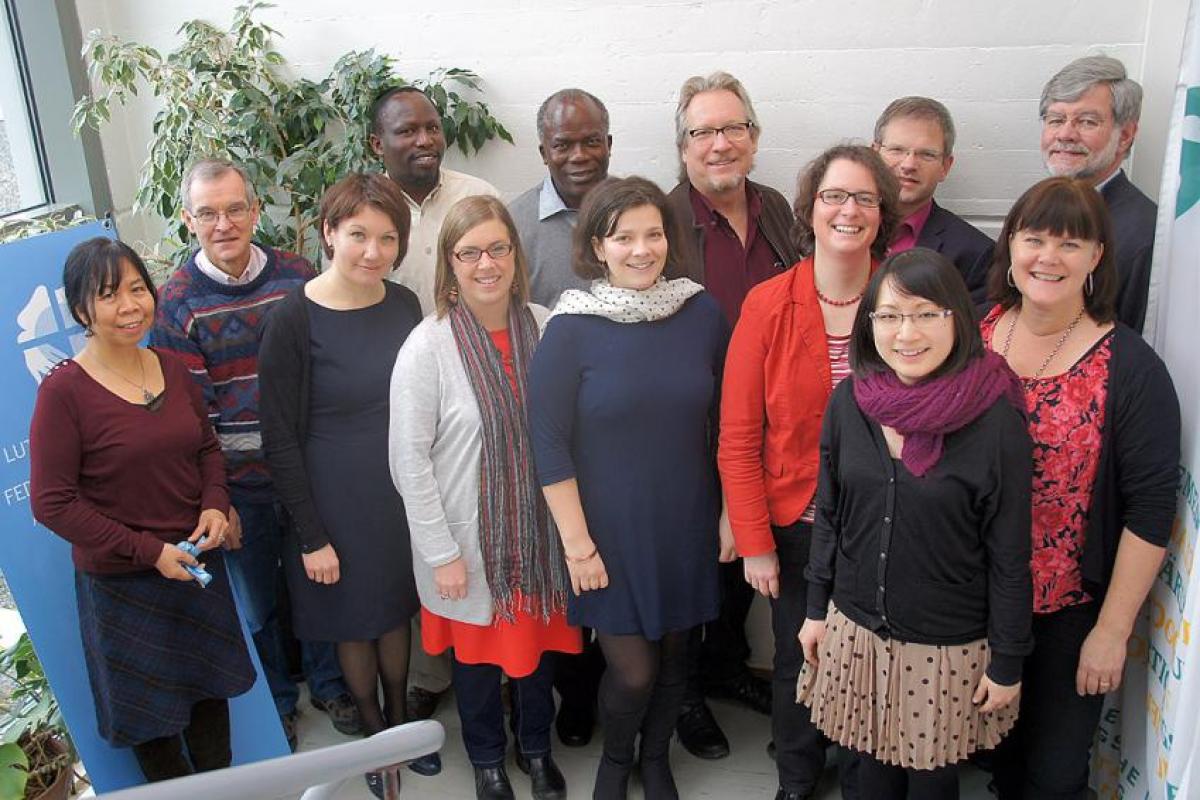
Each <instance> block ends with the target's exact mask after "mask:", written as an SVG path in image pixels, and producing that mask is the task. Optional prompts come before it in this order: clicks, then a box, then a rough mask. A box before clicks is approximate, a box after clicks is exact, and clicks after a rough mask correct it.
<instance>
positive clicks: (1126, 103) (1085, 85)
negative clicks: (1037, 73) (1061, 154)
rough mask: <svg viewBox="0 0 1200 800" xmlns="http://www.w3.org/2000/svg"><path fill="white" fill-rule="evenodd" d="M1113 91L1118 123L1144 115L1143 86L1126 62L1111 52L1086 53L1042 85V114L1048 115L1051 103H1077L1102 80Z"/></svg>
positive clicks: (1114, 110) (1135, 120)
mask: <svg viewBox="0 0 1200 800" xmlns="http://www.w3.org/2000/svg"><path fill="white" fill-rule="evenodd" d="M1102 83H1103V84H1106V85H1107V86H1108V88H1109V89H1110V90H1111V91H1112V115H1113V121H1114V122H1116V124H1117V125H1124V124H1125V123H1127V122H1137V121H1138V118H1139V117H1141V115H1142V87H1141V86H1140V85H1139V84H1138V82H1137V81H1135V80H1132V79H1130V78H1129V76H1128V75H1127V74H1126V72H1125V65H1124V64H1122V63H1121V62H1120V61H1118V60H1117V59H1115V58H1110V57H1109V56H1086V57H1084V58H1077V59H1075V60H1074V61H1072V62H1071V63H1070V64H1067V65H1066V66H1065V67H1063V68H1062V69H1061V70H1059V71H1058V74H1057V75H1055V76H1054V77H1053V78H1051V79H1050V80H1049V82H1048V83H1047V84H1046V86H1045V88H1044V89H1042V100H1041V103H1040V104H1039V105H1038V116H1039V117H1044V116H1046V109H1047V108H1049V107H1050V104H1051V103H1073V102H1075V101H1076V100H1078V99H1079V98H1080V97H1081V96H1082V95H1083V93H1084V92H1086V91H1088V90H1089V89H1091V88H1092V87H1093V86H1097V85H1099V84H1102Z"/></svg>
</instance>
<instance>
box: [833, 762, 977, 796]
mask: <svg viewBox="0 0 1200 800" xmlns="http://www.w3.org/2000/svg"><path fill="white" fill-rule="evenodd" d="M843 752H846V753H849V751H843ZM853 757H854V759H855V762H856V767H857V770H856V774H857V776H858V788H859V792H860V793H861V796H862V797H869V798H871V800H905V798H911V799H912V800H958V767H957V766H956V765H954V764H947V765H946V766H944V767H938V768H937V769H905V768H904V767H896V766H892V765H891V764H884V763H883V762H881V761H878V760H876V759H875V758H872V757H871V756H869V755H867V754H866V753H854V754H853Z"/></svg>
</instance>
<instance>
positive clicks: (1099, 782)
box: [1092, 0, 1200, 800]
mask: <svg viewBox="0 0 1200 800" xmlns="http://www.w3.org/2000/svg"><path fill="white" fill-rule="evenodd" d="M1197 309H1200V0H1192V3H1191V8H1190V10H1189V13H1188V27H1187V32H1186V34H1185V40H1184V50H1183V60H1182V66H1181V68H1180V77H1179V83H1178V84H1177V85H1176V98H1175V106H1174V110H1173V112H1172V123H1171V132H1170V138H1169V140H1168V145H1167V157H1166V163H1165V164H1164V167H1163V183H1162V190H1161V192H1160V193H1159V201H1158V229H1157V231H1156V235H1155V242H1154V268H1153V272H1152V278H1151V286H1150V304H1149V309H1148V311H1147V316H1146V326H1145V327H1146V330H1145V335H1146V338H1147V339H1148V340H1149V341H1150V342H1151V343H1152V344H1153V345H1154V349H1155V350H1157V351H1158V353H1159V355H1161V356H1162V358H1163V360H1165V361H1166V363H1167V367H1168V368H1169V369H1170V371H1171V377H1172V378H1173V379H1174V381H1175V389H1176V391H1177V392H1178V393H1179V401H1180V406H1181V410H1182V412H1183V441H1182V449H1181V461H1182V463H1181V464H1180V481H1179V509H1178V512H1177V514H1176V517H1175V526H1174V529H1173V531H1172V535H1171V543H1170V545H1169V547H1168V550H1167V558H1166V561H1165V563H1164V564H1163V568H1162V570H1161V571H1160V572H1159V575H1158V580H1157V581H1156V582H1155V584H1154V588H1153V589H1152V590H1151V593H1150V599H1149V601H1148V603H1147V604H1146V613H1145V614H1144V615H1143V619H1142V620H1141V621H1140V624H1139V626H1138V628H1137V630H1136V631H1135V633H1134V635H1133V638H1132V639H1131V640H1130V653H1129V661H1128V666H1127V668H1126V669H1127V671H1126V676H1125V681H1124V687H1123V690H1122V692H1121V693H1120V695H1119V697H1115V698H1113V699H1111V700H1110V701H1109V702H1108V703H1107V704H1106V706H1105V709H1104V715H1103V717H1102V719H1101V723H1100V731H1099V734H1098V742H1097V747H1096V750H1095V754H1094V758H1093V760H1092V785H1093V787H1094V788H1095V789H1096V791H1097V794H1098V795H1099V797H1100V798H1101V800H1111V799H1112V798H1121V800H1183V799H1184V798H1196V797H1200V774H1198V773H1200V618H1198V616H1197V610H1198V609H1200V569H1197V567H1200V564H1197V563H1196V561H1197V555H1198V553H1197V547H1196V545H1197V537H1198V536H1200V487H1198V486H1197V483H1198V482H1200V347H1198V344H1200V336H1198V335H1197V320H1198V319H1200V315H1198V314H1197Z"/></svg>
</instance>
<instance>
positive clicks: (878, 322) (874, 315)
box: [867, 308, 954, 331]
mask: <svg viewBox="0 0 1200 800" xmlns="http://www.w3.org/2000/svg"><path fill="white" fill-rule="evenodd" d="M953 314H954V309H951V308H941V309H938V310H937V311H917V312H915V313H913V314H901V313H900V312H899V311H872V312H870V313H868V314H867V316H868V317H870V318H871V322H873V323H875V327H876V328H878V329H879V330H881V331H898V330H900V326H901V325H903V324H904V320H906V319H908V320H912V324H913V325H915V326H916V327H917V328H919V329H921V330H929V329H930V328H934V327H936V326H937V325H938V323H940V322H941V321H942V320H944V319H945V318H947V317H950V316H953Z"/></svg>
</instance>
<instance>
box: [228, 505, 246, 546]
mask: <svg viewBox="0 0 1200 800" xmlns="http://www.w3.org/2000/svg"><path fill="white" fill-rule="evenodd" d="M225 549H226V550H241V549H242V518H241V516H240V515H239V514H238V513H237V509H236V508H234V507H233V506H230V507H229V527H228V528H226V529H225Z"/></svg>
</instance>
